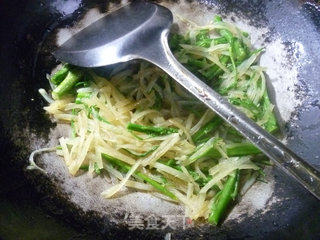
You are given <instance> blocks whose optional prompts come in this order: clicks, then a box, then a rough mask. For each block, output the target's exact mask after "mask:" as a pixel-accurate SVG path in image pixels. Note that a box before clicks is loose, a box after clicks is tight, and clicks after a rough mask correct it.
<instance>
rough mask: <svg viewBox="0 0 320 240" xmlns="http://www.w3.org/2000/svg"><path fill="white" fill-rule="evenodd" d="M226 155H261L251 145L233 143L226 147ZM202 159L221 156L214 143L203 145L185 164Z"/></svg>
mask: <svg viewBox="0 0 320 240" xmlns="http://www.w3.org/2000/svg"><path fill="white" fill-rule="evenodd" d="M226 153H227V156H228V157H241V156H248V155H254V154H258V153H261V151H260V150H259V149H258V148H256V147H255V146H254V145H253V144H251V143H233V144H229V145H227V146H226ZM203 157H210V158H214V159H218V158H221V157H222V156H221V153H220V152H219V151H218V150H217V149H216V148H215V146H214V143H213V144H203V145H202V146H200V147H199V148H198V149H197V151H196V152H195V153H193V154H192V155H191V156H190V158H189V160H188V163H187V164H188V165H189V164H191V163H192V162H194V161H196V160H198V159H200V158H203Z"/></svg>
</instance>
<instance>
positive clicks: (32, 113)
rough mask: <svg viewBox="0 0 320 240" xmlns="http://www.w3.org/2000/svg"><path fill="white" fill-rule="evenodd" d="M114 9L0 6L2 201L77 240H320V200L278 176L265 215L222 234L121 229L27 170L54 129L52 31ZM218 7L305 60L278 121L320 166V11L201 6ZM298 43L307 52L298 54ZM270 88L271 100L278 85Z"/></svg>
mask: <svg viewBox="0 0 320 240" xmlns="http://www.w3.org/2000/svg"><path fill="white" fill-rule="evenodd" d="M180 4H185V5H187V4H195V3H191V2H190V3H189V2H181V3H180ZM108 5H110V3H108V2H106V1H99V0H96V1H81V0H69V1H63V0H48V1H45V0H43V1H17V0H10V1H7V0H5V1H2V2H1V3H0V48H1V49H0V103H1V107H0V159H1V166H0V177H1V182H2V183H1V186H6V187H4V188H2V189H1V194H2V195H5V193H6V192H5V191H7V192H11V194H10V201H16V202H18V201H19V199H24V198H28V199H31V200H32V201H33V203H34V204H35V205H39V204H40V205H41V207H42V208H43V209H45V211H46V212H47V213H49V214H51V215H53V216H54V217H55V218H56V219H58V221H64V222H65V223H66V224H67V225H71V226H73V227H76V229H78V231H80V232H83V231H88V235H87V236H83V235H81V237H80V239H89V236H91V237H92V236H93V235H97V236H96V237H94V238H95V239H99V238H100V237H103V238H104V239H122V238H126V239H164V238H165V236H167V237H168V235H166V234H167V233H168V232H170V233H171V237H172V239H320V217H319V216H320V205H319V202H318V201H317V200H316V199H315V198H314V197H313V196H311V194H309V193H308V192H306V191H305V190H304V189H302V187H300V186H299V185H298V184H297V183H296V182H294V181H293V180H292V179H291V178H289V177H287V176H285V175H284V174H282V173H281V172H280V171H278V170H277V169H276V168H274V169H273V170H272V171H271V173H270V174H271V175H272V176H273V179H274V187H273V188H272V190H273V192H272V196H271V197H270V198H269V200H268V201H275V202H273V204H271V205H270V206H271V207H270V208H268V209H267V211H264V209H259V210H257V211H256V212H255V213H254V214H251V215H250V214H246V209H243V210H242V211H241V212H240V213H241V214H240V215H241V216H239V218H241V219H242V220H241V221H237V220H229V221H226V222H225V223H224V224H223V225H222V226H220V227H213V226H209V225H207V224H195V226H194V227H189V228H186V229H185V230H181V229H178V230H177V229H176V230H174V229H168V228H166V229H158V230H139V229H134V230H128V227H127V226H126V225H125V224H123V223H118V224H115V223H114V222H113V221H112V219H111V218H108V216H106V215H101V214H99V212H97V211H94V210H92V211H90V210H86V211H84V208H83V207H82V206H79V205H77V204H74V202H73V201H71V199H70V197H68V196H69V195H68V193H66V192H64V191H63V190H61V189H60V188H59V187H58V186H59V183H61V182H63V181H64V179H58V178H55V177H54V176H51V177H48V176H46V175H44V174H42V173H40V172H36V171H33V172H28V171H26V170H25V167H26V166H27V165H28V156H29V154H30V152H31V151H32V150H34V146H33V145H32V144H31V143H32V142H33V141H34V139H40V140H41V141H40V140H39V141H40V142H49V141H50V139H49V135H48V133H49V130H50V129H53V128H54V127H55V124H53V123H52V122H51V121H50V119H49V118H48V116H46V115H45V114H44V111H43V109H42V108H43V107H44V106H45V105H46V103H45V102H44V101H43V100H42V98H41V97H40V96H39V94H38V89H39V88H41V87H42V88H47V89H48V88H49V86H48V83H47V82H46V81H45V79H46V78H45V76H46V74H47V73H49V72H50V71H51V69H52V68H53V67H54V66H55V65H57V63H56V62H55V60H54V58H53V57H52V56H51V54H50V53H51V51H52V50H53V48H54V47H55V41H56V39H55V38H54V36H55V31H56V29H57V28H58V27H59V28H61V27H65V26H73V25H75V24H76V22H77V21H78V20H79V19H81V18H82V16H83V15H84V14H85V13H86V12H87V11H88V10H89V9H91V8H93V7H98V8H97V9H98V10H99V11H101V12H104V11H106V9H107V6H108ZM217 6H219V11H220V14H221V15H223V16H228V15H229V14H233V15H236V16H241V17H242V18H244V19H248V20H249V21H248V22H249V23H250V24H251V25H252V26H254V27H257V28H261V27H267V28H268V32H267V33H265V36H264V41H265V44H268V41H270V42H272V39H274V38H276V37H279V36H280V37H281V41H282V44H283V45H285V46H286V52H287V54H288V55H287V56H286V59H287V63H288V62H289V63H290V61H292V62H294V61H298V63H299V61H302V57H303V62H304V63H303V64H298V66H299V67H298V68H297V71H298V72H297V76H298V82H297V83H295V84H294V92H295V99H292V101H293V102H294V101H297V102H299V104H297V105H296V106H295V109H294V111H291V113H290V114H291V115H290V118H289V119H285V120H283V119H281V117H279V120H280V122H281V126H282V134H283V135H284V136H286V139H287V144H288V146H289V147H291V148H292V149H293V150H295V151H296V152H297V153H298V154H299V155H301V156H302V157H303V158H305V159H307V160H308V161H309V162H310V163H311V164H314V165H315V166H317V167H319V166H320V159H319V156H320V144H319V143H320V135H319V134H320V122H319V119H320V102H319V101H320V100H319V90H320V81H319V73H318V72H319V68H320V67H319V66H320V57H319V50H320V10H319V9H318V8H317V6H316V5H314V4H313V3H309V2H301V1H295V0H292V1H286V0H280V1H267V0H255V1H246V0H241V1H240V0H237V1H221V0H220V1H215V0H212V1H201V5H200V6H199V7H200V8H202V9H207V8H208V7H209V8H210V7H215V8H216V7H217ZM297 43H299V44H298V46H299V49H300V50H301V48H302V50H301V51H298V52H297V51H295V49H296V48H297ZM275 51H276V49H275ZM301 54H303V56H301ZM270 89H271V90H270ZM270 89H269V91H271V92H272V86H271V87H270ZM291 90H292V89H291ZM21 186H22V187H21ZM34 189H36V191H34ZM8 190H11V191H8ZM12 192H13V193H12ZM30 192H31V193H30ZM261 194H263V193H261ZM31 200H30V201H31ZM266 204H268V203H266ZM247 211H248V212H249V211H250V209H247ZM110 214H111V213H110ZM112 216H117V217H118V218H123V217H125V212H124V211H122V212H121V211H119V212H118V213H116V212H114V213H112ZM0 233H1V231H0ZM99 236H100V237H99ZM0 237H1V236H0ZM39 239H42V238H41V236H39Z"/></svg>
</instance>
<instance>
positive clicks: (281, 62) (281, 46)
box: [27, 2, 313, 234]
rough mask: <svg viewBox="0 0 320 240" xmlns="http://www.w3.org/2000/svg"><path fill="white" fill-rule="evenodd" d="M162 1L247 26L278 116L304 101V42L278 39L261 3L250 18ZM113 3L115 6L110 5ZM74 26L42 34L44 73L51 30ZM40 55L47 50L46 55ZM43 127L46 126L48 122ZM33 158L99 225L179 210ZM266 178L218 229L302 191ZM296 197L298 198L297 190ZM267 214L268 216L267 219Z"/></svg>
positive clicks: (36, 142) (46, 142)
mask: <svg viewBox="0 0 320 240" xmlns="http://www.w3.org/2000/svg"><path fill="white" fill-rule="evenodd" d="M162 4H163V5H165V6H167V7H169V8H170V9H171V10H173V12H174V13H178V14H180V15H182V16H185V17H187V18H189V19H192V20H193V21H195V22H197V23H199V24H202V23H204V22H208V21H210V20H211V19H212V17H213V15H214V14H216V13H219V14H221V15H222V16H223V17H226V18H227V20H228V21H234V22H236V24H238V25H239V26H240V27H241V28H242V29H244V30H245V31H247V32H249V34H250V35H251V36H252V41H253V43H254V46H255V47H260V46H264V47H265V48H266V52H265V54H264V55H263V57H262V58H261V65H264V66H266V67H268V70H267V74H268V76H269V86H268V87H269V92H270V93H271V96H272V99H273V102H274V103H275V104H276V106H277V113H278V119H279V120H280V122H282V123H286V122H292V116H294V113H295V112H297V111H299V104H302V101H304V99H301V96H302V95H303V94H304V93H303V92H301V91H297V90H296V85H297V84H298V82H299V81H300V79H299V78H298V74H299V71H300V68H301V65H302V64H303V61H304V60H303V59H301V58H297V59H296V58H295V56H296V54H298V55H299V54H300V55H303V54H304V53H303V51H302V49H301V46H302V48H303V47H304V45H303V44H301V43H300V42H294V41H293V42H291V43H290V44H289V47H288V43H287V40H288V39H286V38H287V37H286V36H285V37H284V39H283V38H282V36H279V35H277V34H275V33H274V32H273V30H274V29H272V26H268V27H267V25H266V23H267V22H266V20H264V18H266V16H264V13H263V12H260V9H256V10H255V14H256V15H254V16H255V17H254V18H248V17H252V16H251V15H250V14H249V15H248V14H247V13H245V12H241V10H240V12H238V11H235V12H232V11H228V7H226V6H222V8H220V6H219V5H215V4H216V3H214V4H212V6H211V8H210V9H207V8H206V7H204V6H203V5H200V4H198V3H196V2H192V3H189V2H183V3H180V4H179V3H173V2H163V3H162ZM284 4H287V3H284ZM290 6H291V5H290ZM114 7H117V6H116V5H115V6H114ZM291 7H294V6H291ZM221 9H223V12H220V11H221ZM239 9H241V8H239ZM239 9H238V10H239ZM98 14H99V11H98V10H97V9H91V10H90V11H89V12H88V13H87V15H86V16H87V17H86V16H85V17H84V19H91V20H92V19H95V18H96V17H97V16H98ZM88 16H89V17H88ZM78 20H79V19H78ZM86 21H87V23H88V21H89V20H84V21H82V22H81V21H80V26H82V27H83V26H84V25H85V24H86ZM264 21H265V22H264ZM78 26H79V25H73V27H72V28H68V29H64V30H60V31H53V32H52V33H51V35H49V36H47V38H46V41H45V43H44V44H43V47H42V49H41V51H42V52H41V53H40V58H39V61H38V62H37V67H36V68H38V69H40V68H42V67H43V66H45V67H44V68H43V69H45V71H46V72H47V73H48V72H49V71H50V68H52V67H53V66H54V64H55V63H54V61H53V59H50V57H48V56H49V55H50V50H51V48H52V47H53V45H54V44H55V43H54V42H53V41H52V40H53V39H55V38H56V35H55V34H58V38H57V39H60V40H61V39H63V38H67V37H65V36H63V34H65V35H68V34H69V36H70V34H72V33H73V32H74V31H75V30H74V29H75V28H78ZM180 28H181V30H182V31H183V26H180ZM59 34H60V35H59ZM304 51H305V50H304ZM294 53H295V54H294ZM41 54H42V55H41ZM44 56H47V58H45V57H44ZM48 59H49V60H48ZM42 61H43V62H42ZM38 80H39V79H38ZM37 86H41V87H44V86H48V83H47V80H46V79H45V78H43V73H42V78H40V83H38V84H37ZM44 105H45V104H44V102H42V106H44ZM297 109H298V110H297ZM37 114H43V111H41V109H37ZM46 122H48V123H49V121H48V120H46ZM283 125H284V124H283ZM66 128H67V126H64V125H58V126H57V127H53V128H51V130H50V134H49V136H48V137H45V136H44V137H42V136H41V135H39V133H37V134H35V135H32V134H30V135H31V136H32V137H31V138H30V139H31V144H30V145H31V146H30V148H31V149H36V148H40V147H44V146H54V145H57V139H58V138H59V137H61V136H63V135H64V134H65V133H66V132H67V129H66ZM282 130H283V132H284V135H285V133H286V132H288V129H285V128H284V126H283V128H282ZM42 131H43V132H46V131H49V127H48V128H45V129H43V130H42ZM27 134H29V133H27ZM38 161H39V162H43V166H44V168H45V169H46V171H47V172H48V177H49V179H50V181H52V182H53V183H54V185H53V187H52V186H51V187H52V188H53V189H56V190H55V195H56V196H57V199H59V200H63V201H67V202H68V204H65V205H66V206H69V207H70V206H72V207H73V208H75V209H78V211H80V212H82V213H83V214H84V215H86V214H87V215H88V216H90V217H92V216H94V217H97V218H99V219H102V222H100V223H102V225H104V228H106V227H108V228H109V227H110V228H116V227H114V224H116V225H118V226H122V225H125V224H126V221H125V216H126V213H133V214H141V215H142V216H143V217H145V216H149V215H150V214H154V215H155V216H157V217H159V218H165V216H166V215H176V216H181V215H183V209H182V208H181V207H180V206H177V205H175V204H171V203H168V202H165V201H162V200H159V199H158V198H155V197H152V196H150V195H149V194H145V193H138V192H130V194H128V195H125V196H121V197H119V198H115V199H109V200H106V199H102V198H101V197H100V192H101V191H102V190H104V189H105V188H106V187H107V185H108V183H106V182H105V180H103V179H101V178H100V177H96V178H93V179H91V178H89V177H87V176H86V175H81V176H79V177H77V178H72V177H70V176H69V174H68V172H67V169H66V167H65V166H64V162H63V160H62V159H60V158H58V157H57V156H56V155H55V154H44V155H43V156H42V157H41V158H39V159H38ZM274 175H276V177H277V180H275V179H274ZM28 176H29V178H30V179H33V181H35V184H41V183H40V179H42V177H40V178H39V179H35V177H34V176H38V174H36V175H34V173H28ZM43 177H45V176H43ZM45 178H46V177H45ZM267 181H268V183H267V184H265V183H257V184H255V186H254V187H253V188H252V189H251V190H250V191H249V192H248V193H247V194H246V195H245V196H244V197H243V199H242V200H241V201H240V204H239V205H238V206H236V208H235V209H234V210H233V211H232V213H231V214H230V215H229V218H228V219H227V221H226V222H225V224H224V226H223V227H222V228H221V229H224V228H229V227H232V226H238V227H239V229H240V230H238V231H240V232H241V231H242V230H241V229H245V228H248V223H249V222H251V223H252V222H253V221H255V219H256V218H257V216H258V218H259V219H263V221H268V222H270V221H271V222H272V221H273V219H277V218H276V217H271V215H272V214H274V213H275V212H277V211H279V209H280V207H281V206H280V205H281V203H282V202H283V201H285V199H287V198H288V195H289V196H291V197H292V196H293V195H295V194H294V193H295V191H300V192H302V193H304V192H303V190H301V189H299V187H298V188H297V187H295V188H294V187H293V188H291V190H290V186H288V185H289V182H290V180H288V179H287V178H286V177H283V176H282V175H281V174H280V175H279V173H278V172H277V171H276V172H272V173H269V174H268V178H267ZM279 181H282V183H279ZM283 189H288V190H286V191H288V192H285V190H283ZM290 191H291V192H290ZM49 192H50V191H49ZM304 194H305V193H304ZM302 196H303V195H302ZM298 201H301V196H300V200H299V199H298ZM305 201H309V203H310V202H311V203H312V201H313V200H312V198H309V199H307V200H305ZM291 204H293V203H290V204H289V206H291ZM279 206H280V207H279ZM282 207H283V210H284V209H285V208H286V207H285V206H282ZM67 211H68V210H67ZM92 212H94V213H92ZM77 214H79V213H77ZM270 214H271V215H270ZM287 215H288V217H289V218H290V217H292V218H293V217H294V216H291V215H289V214H287ZM268 218H269V220H266V219H268ZM270 219H272V220H270ZM255 224H257V225H258V222H256V223H255ZM200 225H201V231H206V230H208V228H210V231H212V232H216V231H222V230H217V229H214V230H213V229H212V228H211V227H209V226H208V225H205V224H201V223H200ZM174 226H175V228H179V229H181V228H183V226H182V222H181V221H180V220H177V221H176V223H175V225H174ZM197 227H198V226H195V227H194V228H190V229H186V230H185V231H186V232H188V231H194V230H192V229H195V228H197ZM250 229H254V227H252V226H251V227H250ZM168 231H173V232H175V229H169V230H168ZM177 234H178V233H177Z"/></svg>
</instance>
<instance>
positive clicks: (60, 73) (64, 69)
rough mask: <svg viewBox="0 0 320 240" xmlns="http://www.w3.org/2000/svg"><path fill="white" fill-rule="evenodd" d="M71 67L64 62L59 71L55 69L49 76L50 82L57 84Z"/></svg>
mask: <svg viewBox="0 0 320 240" xmlns="http://www.w3.org/2000/svg"><path fill="white" fill-rule="evenodd" d="M70 68H71V65H70V64H65V65H64V66H63V67H62V68H61V69H60V70H59V71H57V72H56V73H55V74H54V75H53V76H52V77H51V78H50V82H52V83H53V84H54V85H59V84H60V83H61V82H62V81H63V79H65V78H66V76H67V75H68V72H69V70H70Z"/></svg>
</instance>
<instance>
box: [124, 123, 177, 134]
mask: <svg viewBox="0 0 320 240" xmlns="http://www.w3.org/2000/svg"><path fill="white" fill-rule="evenodd" d="M127 129H128V130H131V131H136V132H142V133H146V134H149V135H152V136H163V135H168V134H172V133H177V132H178V129H177V128H165V127H153V126H143V125H139V124H135V123H129V124H128V126H127Z"/></svg>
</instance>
